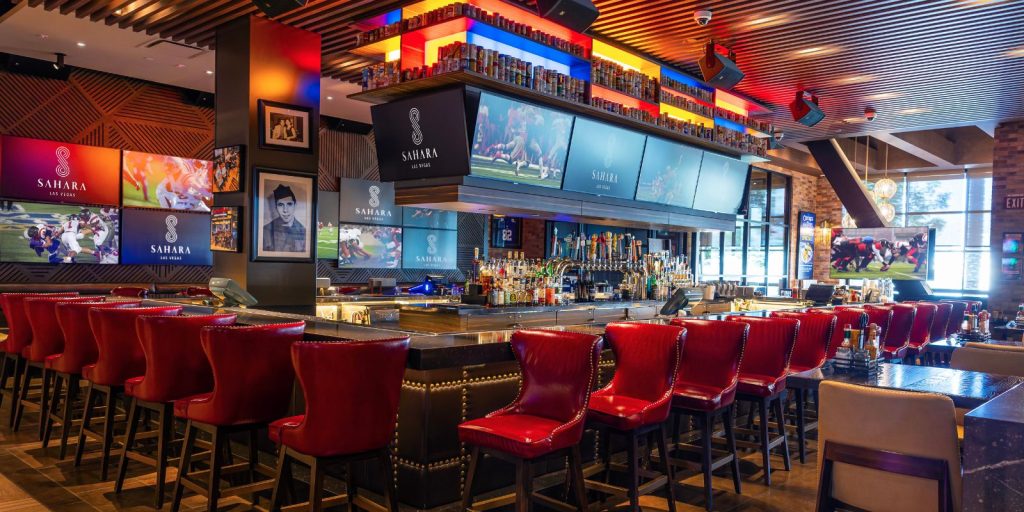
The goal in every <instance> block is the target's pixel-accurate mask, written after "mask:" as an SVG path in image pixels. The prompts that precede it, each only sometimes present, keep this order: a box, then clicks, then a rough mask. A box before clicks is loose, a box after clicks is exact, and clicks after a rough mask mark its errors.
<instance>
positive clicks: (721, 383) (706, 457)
mask: <svg viewBox="0 0 1024 512" xmlns="http://www.w3.org/2000/svg"><path fill="white" fill-rule="evenodd" d="M672 325H677V326H680V327H685V328H686V344H685V345H684V346H683V355H682V358H681V360H680V364H679V373H677V374H676V382H675V387H674V388H673V390H672V413H673V414H676V415H677V416H676V426H675V429H674V430H675V432H678V431H679V416H680V415H686V416H690V417H691V418H694V419H695V420H696V422H697V424H698V426H699V428H700V431H701V440H702V444H701V446H699V447H697V446H692V445H687V444H681V443H679V439H678V437H676V439H675V442H674V444H673V447H674V448H676V449H681V450H688V451H695V450H699V451H700V453H701V457H702V458H701V463H700V464H699V465H698V466H697V467H696V469H698V470H701V471H703V473H704V506H705V507H706V508H707V509H708V510H711V507H712V499H713V489H712V487H711V474H712V472H713V471H714V470H716V469H718V468H720V467H722V466H725V465H726V464H731V469H732V483H733V486H734V487H735V489H736V494H739V493H740V490H741V489H740V459H739V457H738V456H737V455H736V435H735V432H734V429H733V414H732V412H733V403H734V402H735V399H736V388H737V385H738V383H739V374H740V362H741V361H742V359H743V349H744V347H745V346H746V344H747V334H748V333H749V331H750V327H749V326H748V325H747V324H745V323H742V322H725V321H720V320H689V319H682V318H675V319H673V320H672ZM719 416H721V418H722V424H723V425H724V427H725V440H726V446H727V451H726V452H721V451H716V450H714V449H713V448H712V436H713V435H714V430H715V429H714V425H715V418H717V417H719ZM672 463H673V464H676V465H683V466H687V467H691V464H690V463H689V462H688V461H685V460H673V461H672Z"/></svg>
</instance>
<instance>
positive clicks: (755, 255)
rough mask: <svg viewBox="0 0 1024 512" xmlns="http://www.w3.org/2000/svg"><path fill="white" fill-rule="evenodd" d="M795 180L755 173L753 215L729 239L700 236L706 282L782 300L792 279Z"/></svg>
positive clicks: (741, 219)
mask: <svg viewBox="0 0 1024 512" xmlns="http://www.w3.org/2000/svg"><path fill="white" fill-rule="evenodd" d="M789 193H790V178H789V176H786V175H784V174H778V173H774V172H771V171H766V170H763V169H757V168H754V169H752V170H751V173H750V187H749V193H748V196H747V213H746V215H741V216H739V217H737V218H736V229H735V230H733V231H732V232H727V233H699V234H698V235H695V236H694V242H695V243H694V246H695V247H696V248H697V257H698V259H699V264H698V265H697V269H698V270H699V272H700V275H699V276H698V279H699V280H701V281H715V280H719V279H722V280H725V281H738V282H740V283H742V284H745V285H748V286H755V287H760V288H762V291H764V292H766V294H768V295H777V294H778V291H779V281H780V280H782V279H787V280H788V278H789V265H788V261H789V242H788V241H789V234H790V225H789V208H790V207H789Z"/></svg>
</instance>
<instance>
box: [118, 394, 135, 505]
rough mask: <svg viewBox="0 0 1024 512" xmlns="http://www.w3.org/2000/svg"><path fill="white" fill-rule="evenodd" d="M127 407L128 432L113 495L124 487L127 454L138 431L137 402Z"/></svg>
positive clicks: (126, 471)
mask: <svg viewBox="0 0 1024 512" xmlns="http://www.w3.org/2000/svg"><path fill="white" fill-rule="evenodd" d="M131 404H132V405H131V406H130V407H128V432H127V434H126V435H125V438H124V448H123V449H122V450H121V463H120V464H118V466H117V480H115V481H114V494H120V493H121V489H122V488H123V487H124V477H125V476H126V475H127V474H128V452H129V451H131V449H132V448H133V447H134V445H135V434H136V433H137V432H138V430H139V416H140V414H139V413H140V412H141V411H140V408H139V404H138V400H132V401H131Z"/></svg>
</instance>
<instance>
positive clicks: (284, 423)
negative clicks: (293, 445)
mask: <svg viewBox="0 0 1024 512" xmlns="http://www.w3.org/2000/svg"><path fill="white" fill-rule="evenodd" d="M305 419H306V415H305V414H299V415H297V416H289V417H287V418H281V419H279V420H277V421H275V422H273V423H271V424H270V425H268V426H267V436H268V437H270V440H271V441H273V442H274V444H281V431H283V430H288V429H294V428H298V427H299V425H301V424H302V421H303V420H305Z"/></svg>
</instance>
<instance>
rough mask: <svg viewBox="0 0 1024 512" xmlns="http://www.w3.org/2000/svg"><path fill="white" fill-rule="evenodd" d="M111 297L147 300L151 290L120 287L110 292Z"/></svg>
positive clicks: (136, 287)
mask: <svg viewBox="0 0 1024 512" xmlns="http://www.w3.org/2000/svg"><path fill="white" fill-rule="evenodd" d="M110 295H112V296H114V297H130V298H140V299H144V298H146V295H149V290H147V289H146V288H140V287H138V286H118V287H116V288H114V289H113V290H110Z"/></svg>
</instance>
